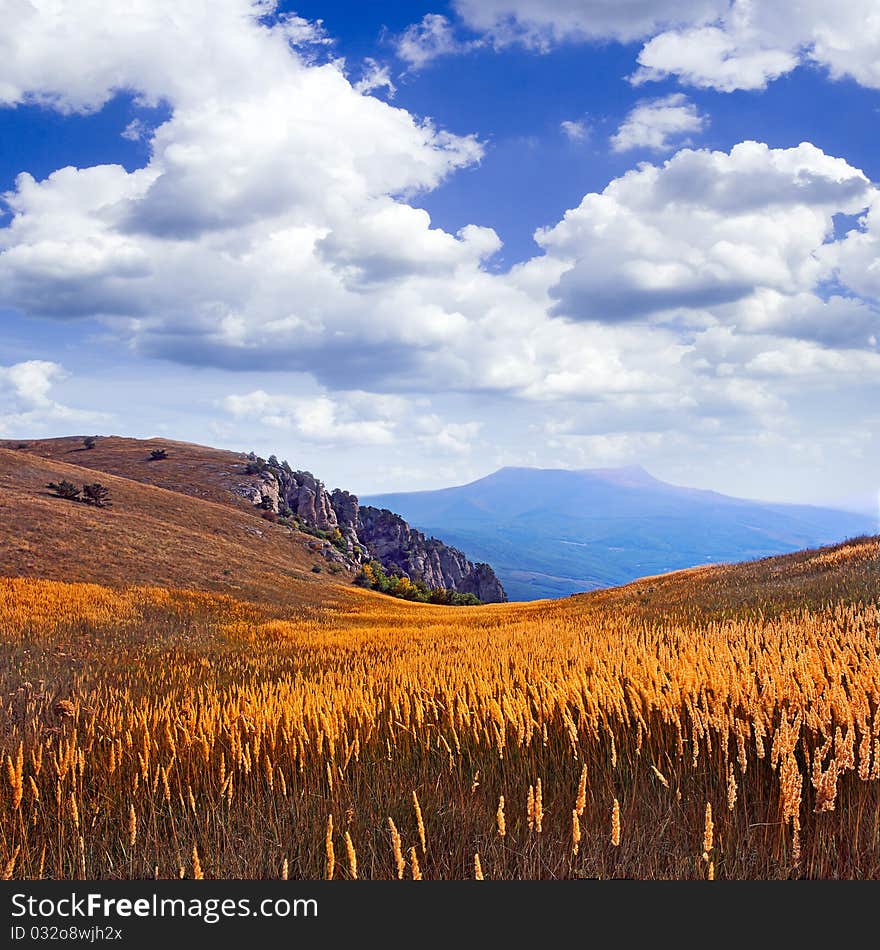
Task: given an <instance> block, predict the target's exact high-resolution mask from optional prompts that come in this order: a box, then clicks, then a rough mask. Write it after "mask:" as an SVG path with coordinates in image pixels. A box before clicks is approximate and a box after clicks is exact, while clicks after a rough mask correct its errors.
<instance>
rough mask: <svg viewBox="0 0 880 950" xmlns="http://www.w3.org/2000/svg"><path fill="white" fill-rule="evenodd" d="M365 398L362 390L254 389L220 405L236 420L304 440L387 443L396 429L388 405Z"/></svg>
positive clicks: (330, 442) (231, 397)
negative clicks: (295, 392) (344, 393)
mask: <svg viewBox="0 0 880 950" xmlns="http://www.w3.org/2000/svg"><path fill="white" fill-rule="evenodd" d="M365 397H366V394H365V393H351V394H348V398H345V397H340V396H338V397H336V398H333V397H330V396H328V395H320V396H312V397H309V396H305V397H303V396H291V395H287V394H280V395H279V394H276V395H270V394H269V393H267V392H266V391H265V390H262V389H257V390H254V391H253V392H249V393H243V394H240V395H235V394H233V395H230V396H227V397H226V398H225V399H224V400H223V403H222V406H223V409H224V410H225V411H226V412H227V413H228V414H229V415H230V416H232V418H234V419H236V420H240V421H241V420H246V421H248V422H250V423H251V424H253V425H255V426H260V425H262V426H269V427H271V428H273V429H278V430H282V431H286V432H289V433H292V434H295V435H296V436H298V437H299V438H300V439H302V440H303V441H305V442H311V443H318V444H323V445H387V444H388V443H390V442H392V441H393V440H394V428H395V422H394V418H393V414H392V413H391V412H390V411H389V410H390V407H389V406H388V405H387V402H386V403H384V404H383V403H382V402H381V401H380V402H379V404H378V405H377V404H376V403H375V402H374V401H372V400H369V399H368V398H365ZM383 409H384V410H385V411H384V412H383V411H382V410H383ZM377 410H378V412H379V414H378V415H377Z"/></svg>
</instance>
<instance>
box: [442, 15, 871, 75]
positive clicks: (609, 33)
mask: <svg viewBox="0 0 880 950" xmlns="http://www.w3.org/2000/svg"><path fill="white" fill-rule="evenodd" d="M455 8H456V10H457V12H458V13H459V15H460V17H461V19H462V21H463V22H464V23H465V24H466V25H467V26H468V27H469V28H470V29H472V30H475V31H477V32H479V33H482V34H484V35H485V36H486V37H487V38H488V39H489V40H490V41H491V42H492V43H493V44H494V45H495V46H504V45H507V44H510V43H523V44H525V45H527V46H529V47H532V48H536V49H548V48H550V47H551V46H553V45H556V44H558V43H562V42H574V41H580V42H583V41H590V40H592V41H602V40H609V39H611V40H618V41H621V42H633V41H645V45H644V47H643V49H642V51H641V53H640V54H639V69H638V71H637V72H636V74H635V79H636V81H637V82H644V81H648V80H653V79H662V78H664V77H666V76H670V75H671V76H676V77H678V78H679V79H680V80H681V81H682V82H685V83H688V84H690V85H694V86H702V87H712V88H715V89H719V90H723V91H728V92H729V91H732V90H734V89H762V88H763V87H764V86H766V85H767V83H768V82H771V81H772V80H774V79H776V78H778V77H779V76H783V75H785V74H787V73H789V72H791V71H792V70H793V69H796V68H797V67H798V66H800V65H803V64H810V63H815V64H817V65H818V66H820V67H822V68H823V69H825V70H827V71H828V73H829V75H830V76H831V77H832V78H833V79H840V78H849V79H853V80H855V81H856V82H858V83H860V84H861V85H863V86H867V87H869V88H873V89H877V88H880V9H878V6H877V2H876V0H838V2H837V3H828V2H827V0H801V2H799V3H798V4H797V5H796V7H795V8H792V5H791V4H785V3H779V2H778V0H656V2H651V3H648V2H644V0H456V3H455Z"/></svg>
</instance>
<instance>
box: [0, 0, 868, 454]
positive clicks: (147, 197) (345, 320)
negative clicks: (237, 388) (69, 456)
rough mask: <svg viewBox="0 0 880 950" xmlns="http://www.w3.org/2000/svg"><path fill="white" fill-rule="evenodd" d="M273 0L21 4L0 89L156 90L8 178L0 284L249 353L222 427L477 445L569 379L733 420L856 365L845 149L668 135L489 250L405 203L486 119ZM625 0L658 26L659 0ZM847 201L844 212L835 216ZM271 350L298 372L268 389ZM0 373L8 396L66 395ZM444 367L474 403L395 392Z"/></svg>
mask: <svg viewBox="0 0 880 950" xmlns="http://www.w3.org/2000/svg"><path fill="white" fill-rule="evenodd" d="M50 6H51V10H52V11H54V12H52V15H51V16H50V15H49V14H50V12H51V11H50ZM575 6H577V5H570V7H571V10H572V11H575V12H576V10H575ZM624 6H626V5H611V4H606V5H604V6H603V9H604V10H605V13H606V14H607V16H608V17H615V16H618V14H619V12H620V10H621V9H623V7H624ZM534 9H535V10H538V5H536V6H535V8H534ZM595 9H599V6H596V7H595ZM627 9H629V11H630V13H631V12H632V11H633V10H635V9H636V6H634V5H630V6H629V7H627ZM640 9H645V10H646V9H647V7H640ZM664 9H667V10H671V6H670V7H668V8H664ZM688 9H690V7H688ZM693 9H697V7H696V5H695V6H694V7H693ZM267 10H268V7H267V5H266V4H261V5H253V4H248V3H246V2H245V0H217V2H216V4H207V3H201V2H199V0H194V2H193V3H192V4H187V5H185V6H181V5H179V4H177V3H174V4H172V3H171V2H170V0H151V2H150V3H144V4H142V5H141V4H137V3H136V4H135V5H134V7H133V8H132V9H128V8H126V10H124V11H123V10H121V8H120V9H117V8H116V7H107V6H106V5H104V6H103V8H102V11H101V12H102V17H103V19H102V18H99V17H97V16H94V14H95V13H96V12H97V6H96V5H95V4H92V3H91V0H80V2H77V3H67V4H63V5H59V6H58V7H57V9H56V8H55V7H54V6H52V5H50V4H49V2H48V0H42V2H40V3H37V4H35V5H29V6H28V7H27V10H26V11H25V14H23V19H24V21H25V27H26V28H25V29H24V30H23V31H22V32H21V33H20V34H18V33H16V34H12V35H10V34H4V35H3V37H2V39H0V44H3V46H4V49H5V50H6V52H7V53H9V54H10V55H7V56H0V95H2V96H4V97H5V98H6V101H25V100H35V101H42V102H47V103H51V104H54V106H55V107H56V108H58V109H61V110H71V109H83V108H89V107H94V106H95V105H96V104H99V103H100V102H102V101H104V100H105V99H106V98H107V97H108V96H109V95H111V94H112V91H113V90H114V89H118V88H123V87H124V88H127V89H130V90H134V91H137V92H139V93H140V94H142V95H144V96H145V97H147V98H151V99H158V98H162V99H165V100H167V102H168V104H169V106H170V109H171V117H170V118H169V119H168V121H166V122H165V123H164V124H163V125H162V126H160V127H159V128H158V129H156V130H155V131H151V132H147V133H146V134H147V135H148V136H150V145H151V158H150V160H149V163H148V164H147V165H146V166H145V167H144V168H142V169H138V170H136V171H133V172H130V173H129V172H127V171H126V170H125V169H124V168H122V167H120V166H118V165H103V166H97V167H94V168H84V169H75V168H63V169H59V170H57V171H56V172H54V173H53V174H52V175H50V176H49V177H48V178H46V179H45V180H43V181H36V180H35V179H34V178H33V177H32V176H30V175H27V174H25V175H22V176H20V177H19V179H18V181H17V185H16V188H15V190H14V192H13V193H11V194H10V195H8V196H6V200H7V202H8V205H9V208H10V210H11V211H12V212H13V218H12V220H11V222H10V223H9V224H8V226H7V227H5V228H3V229H2V230H0V299H2V300H3V301H4V304H6V305H8V306H12V307H15V308H17V309H18V310H20V311H21V312H23V313H25V314H30V315H38V316H51V317H55V318H64V319H70V320H73V319H76V318H80V317H88V318H99V319H101V320H102V321H103V322H104V324H105V325H106V328H107V330H108V332H109V334H110V335H111V337H112V338H113V339H115V340H117V341H121V342H122V343H124V344H127V345H128V346H130V348H131V349H132V351H133V352H134V354H135V357H136V356H138V355H140V356H146V357H151V356H159V357H163V358H167V359H168V360H171V361H175V362H176V363H178V364H182V365H184V366H191V365H198V366H203V367H214V368H220V369H222V370H230V369H234V370H239V371H247V370H252V371H255V372H259V373H262V374H263V377H261V378H260V379H258V380H253V377H251V380H252V381H249V382H248V383H247V385H244V384H243V385H242V387H241V389H242V392H241V393H240V394H237V395H232V396H228V398H227V399H225V400H223V401H222V402H221V403H220V405H221V408H222V410H223V415H224V421H225V422H227V423H229V424H230V425H235V426H245V425H249V424H250V422H251V420H253V422H254V425H259V426H260V427H262V428H264V429H268V430H269V431H271V433H273V434H274V433H278V434H279V436H282V437H284V436H289V437H292V438H296V439H298V440H301V441H303V442H305V443H308V444H310V445H315V446H324V447H332V446H333V445H334V444H356V445H359V446H362V445H367V446H374V447H378V448H377V449H376V451H377V452H380V451H381V449H382V447H383V446H385V447H387V446H389V445H392V444H393V445H395V446H399V445H400V444H401V443H406V440H407V439H408V440H409V442H408V443H407V444H411V445H416V444H417V445H418V446H419V448H420V450H421V451H428V447H429V446H431V449H430V451H431V452H432V453H433V455H432V457H435V458H440V457H441V456H444V455H445V456H449V457H452V456H456V455H460V456H462V457H464V458H474V457H476V455H477V453H475V452H474V453H471V454H469V453H470V452H471V449H472V447H473V446H475V445H476V444H477V440H480V441H481V442H483V441H491V439H492V438H495V434H494V433H495V431H496V429H497V424H498V421H499V420H502V421H509V422H510V425H513V424H514V422H516V423H517V424H518V422H519V416H520V414H521V413H523V412H525V411H526V410H525V409H523V407H528V412H529V413H530V414H531V415H532V417H533V418H538V417H540V416H541V414H542V413H546V414H553V415H559V414H565V413H568V412H571V411H573V409H574V408H577V409H579V410H580V411H586V410H585V409H584V407H588V408H589V409H590V412H591V413H592V415H591V425H592V426H593V427H594V429H595V430H596V431H593V432H591V433H587V434H589V435H613V434H614V432H616V431H631V432H636V431H637V432H643V433H649V434H650V432H654V431H656V432H670V431H676V430H678V431H681V430H682V427H685V428H687V429H689V430H691V431H704V430H703V428H701V427H706V431H710V430H711V431H715V429H713V427H715V428H717V429H718V430H721V429H723V428H725V427H729V428H730V430H731V431H740V432H742V431H746V430H749V431H755V430H756V429H758V428H760V426H771V427H772V426H775V425H776V424H777V420H778V419H780V418H783V417H785V415H786V413H791V412H792V411H794V410H793V409H792V406H796V405H797V402H798V398H799V393H798V390H797V386H798V380H808V386H809V387H810V388H811V390H813V389H815V386H816V383H815V381H816V379H817V378H818V377H819V376H822V374H823V373H824V379H825V380H826V381H827V382H829V383H836V384H838V385H839V386H840V387H841V388H846V387H847V386H850V385H853V386H855V385H866V382H865V381H866V379H867V378H868V376H867V374H868V373H869V372H870V371H871V368H872V367H873V366H874V363H873V355H874V354H875V353H876V340H877V338H878V336H880V327H878V318H877V303H878V299H880V278H878V272H877V268H876V260H877V259H878V256H880V254H878V245H877V242H878V234H880V228H878V225H877V223H876V219H877V217H878V215H880V212H878V211H877V210H876V209H877V204H876V202H877V198H876V195H877V192H876V191H875V189H873V187H872V186H871V185H870V183H869V182H868V181H867V179H866V178H865V176H864V175H863V174H862V173H861V172H860V171H858V170H857V169H856V168H854V167H852V166H850V165H849V164H847V162H845V161H844V160H842V159H839V158H835V157H832V156H829V155H826V154H824V153H823V152H822V151H821V150H819V149H818V148H815V147H814V146H812V145H809V144H803V145H801V146H799V147H798V148H794V149H770V148H768V147H767V146H766V145H761V144H759V143H742V144H740V145H738V146H737V147H735V148H734V149H732V151H731V152H730V153H725V152H709V151H705V150H684V151H680V152H679V153H678V154H676V155H674V156H673V157H672V158H670V159H669V160H668V161H667V162H665V163H664V164H662V165H659V166H655V165H650V164H646V165H642V166H640V167H638V168H637V169H635V170H633V171H630V172H629V173H627V174H625V175H623V176H621V177H620V178H617V179H615V180H614V181H612V182H610V183H609V184H608V186H607V187H606V188H605V189H604V190H603V191H602V192H601V193H593V194H589V195H586V196H585V197H584V199H583V201H582V202H581V203H580V204H579V206H578V207H576V208H573V209H572V210H570V211H568V212H567V213H566V215H565V217H564V218H563V220H561V221H559V222H557V223H556V224H553V225H551V226H549V227H547V228H545V229H543V230H541V231H540V232H539V233H538V235H537V237H538V240H539V242H540V244H541V245H542V248H543V253H542V254H540V255H539V256H537V257H535V258H534V259H533V260H530V261H527V262H525V263H523V264H521V265H519V266H517V267H514V268H513V269H512V270H511V271H510V272H508V273H499V272H496V271H495V269H494V268H493V267H490V266H489V265H488V262H489V261H490V259H491V258H492V256H493V255H494V254H495V253H496V252H497V251H498V249H499V247H500V240H499V238H498V236H497V235H496V234H495V232H494V231H492V230H491V229H490V228H485V227H479V226H477V225H468V226H466V227H464V228H462V229H461V230H460V231H458V232H457V233H455V234H451V233H449V232H447V231H444V230H443V229H441V228H438V227H435V226H433V224H432V222H431V220H430V217H429V216H428V214H427V213H426V212H425V211H423V210H421V209H418V208H416V207H414V206H413V205H412V204H410V203H408V202H409V198H410V196H411V195H413V194H416V193H418V192H421V191H425V190H429V189H431V188H434V187H436V186H437V185H438V184H439V183H441V182H442V181H443V180H444V179H445V178H446V177H447V176H448V175H450V174H452V173H453V172H454V171H455V170H456V169H458V168H462V167H465V166H467V165H472V164H473V163H475V162H478V161H479V160H480V157H481V155H482V146H481V144H480V143H479V142H478V141H477V140H476V139H475V138H473V137H469V136H455V135H450V134H448V133H446V132H443V131H442V130H438V129H437V128H435V127H434V126H433V125H431V124H430V123H427V122H424V121H420V120H419V119H417V118H416V117H414V116H412V115H411V114H409V113H408V112H406V111H405V110H403V109H398V108H393V107H392V106H391V105H389V104H388V103H387V102H383V101H381V100H380V99H378V98H376V97H374V96H371V95H369V94H368V91H367V90H366V88H365V87H362V88H361V89H360V90H358V89H357V88H354V87H353V86H352V84H351V83H350V81H349V80H348V79H347V78H346V75H345V73H344V71H343V68H342V66H341V65H340V63H338V62H329V63H323V64H322V63H320V62H317V61H314V60H312V59H310V58H308V57H304V56H303V55H301V54H300V53H298V52H297V50H296V49H292V48H291V45H290V43H291V40H292V39H294V38H295V37H294V36H293V35H292V33H293V32H296V31H295V30H294V26H293V25H292V24H291V23H290V22H288V21H282V22H280V23H277V22H275V23H273V22H272V21H271V19H270V20H269V21H266V22H263V23H258V22H257V20H256V19H255V18H254V14H255V13H256V12H260V11H263V12H264V13H265V12H266V11H267ZM31 11H36V12H33V13H32V12H31ZM615 11H617V12H615ZM661 12H662V11H661ZM535 15H536V16H537V13H536V14H535ZM620 15H621V16H622V15H623V14H620ZM645 16H646V17H647V18H648V19H649V20H650V22H651V23H654V24H655V25H654V26H653V27H651V28H652V29H654V28H656V23H655V20H656V19H657V17H659V16H660V13H657V12H656V11H654V12H653V13H650V14H648V13H646V14H645ZM169 18H170V19H169ZM661 19H662V17H661ZM117 21H118V22H117ZM169 22H173V23H174V24H175V26H174V28H173V29H171V30H169V28H168V25H167V24H168V23H169ZM609 22H610V21H609ZM615 22H617V21H615ZM621 22H622V21H621ZM657 22H659V20H657ZM664 22H665V20H664ZM299 29H300V28H299V27H297V30H299ZM615 29H618V32H619V33H620V35H621V36H623V35H624V31H623V28H622V27H620V25H619V24H618V27H615ZM108 36H109V37H111V38H113V39H114V42H111V41H110V40H108V39H107V37H108ZM71 37H73V39H71ZM117 45H118V47H119V49H118V50H117ZM19 47H21V48H19ZM62 52H63V53H64V55H63V56H62ZM13 54H14V55H13ZM56 61H57V63H56ZM56 65H57V69H56V68H55V67H56ZM376 88H383V89H386V88H387V86H385V85H383V86H381V87H378V86H377V87H376ZM679 104H681V103H679ZM671 108H673V109H675V108H677V105H676V102H673V103H672V106H671ZM672 131H673V130H671V129H668V130H667V131H666V132H665V133H664V134H667V135H671V134H672ZM679 131H680V130H679ZM868 209H870V210H868ZM841 213H842V214H845V215H861V216H862V219H861V224H859V225H858V226H856V227H855V228H854V229H853V230H851V231H850V233H849V234H848V235H847V236H845V237H844V238H843V239H840V240H835V239H834V235H833V218H834V216H835V215H838V214H841ZM829 286H830V287H832V288H833V293H832V294H830V295H829V292H828V287H829ZM857 297H861V298H863V299H857ZM792 341H793V342H794V343H797V344H798V346H796V347H792V346H791V345H790V344H791V343H792ZM872 341H873V342H872ZM800 344H803V345H800ZM828 354H831V355H830V356H829V355H828ZM817 367H818V368H819V369H820V370H821V371H817V370H816V368H817ZM774 371H775V375H774ZM269 373H273V374H274V373H277V374H278V375H277V376H271V377H269V379H271V380H273V381H272V382H264V378H265V375H266V374H269ZM282 373H288V374H294V373H303V374H307V375H308V376H309V377H311V380H312V386H313V389H312V390H310V391H309V392H308V393H306V394H304V395H302V396H294V395H291V393H290V392H287V391H286V390H285V389H284V388H283V387H284V383H283V382H276V381H275V380H278V379H282V378H287V377H282V376H281V374H282ZM10 378H11V377H10ZM37 378H38V379H39V378H40V377H39V374H37ZM42 378H44V379H45V376H44V377H42ZM5 385H6V390H5V391H6V392H7V394H14V398H15V400H17V402H16V407H15V408H14V409H13V410H12V411H13V412H14V413H15V414H18V415H21V413H23V412H37V411H40V412H43V414H44V416H45V414H46V413H47V412H51V411H55V412H60V411H62V410H60V409H55V410H52V409H51V406H50V407H49V408H47V407H46V406H45V405H44V406H43V407H42V408H41V407H39V406H37V405H36V404H35V403H33V402H31V403H30V404H24V403H22V402H21V400H22V396H21V394H20V393H19V391H18V390H14V389H13V386H12V383H10V382H8V380H7V383H6V384H5ZM805 385H807V384H805ZM233 389H234V387H233V386H232V385H230V386H224V388H223V389H222V392H223V393H224V394H227V393H229V392H230V391H231V390H233ZM276 390H277V391H278V392H279V393H280V394H279V395H272V393H273V392H274V391H276ZM355 391H359V392H361V395H360V396H357V395H354V394H353V393H354V392H355ZM30 392H31V393H32V394H34V393H38V392H39V386H38V385H37V384H36V383H35V384H34V385H32V386H31V389H30ZM44 392H48V390H46V388H45V387H44ZM458 394H460V398H461V399H462V401H465V400H471V401H472V402H473V404H474V405H482V404H483V401H484V400H485V404H486V405H489V404H491V405H492V406H493V407H494V408H493V409H491V410H488V409H487V410H486V413H485V414H482V413H481V412H478V411H476V410H474V411H471V410H470V409H469V408H467V407H465V408H464V409H462V408H461V406H459V407H456V409H452V408H448V407H447V408H437V407H435V406H433V405H431V406H423V407H420V408H419V410H418V413H415V412H414V410H412V409H405V408H402V406H403V405H404V404H411V402H412V400H413V398H418V397H419V396H425V397H430V399H431V400H432V401H433V402H436V401H438V400H449V401H451V400H454V399H455V398H458ZM7 398H8V399H11V398H12V397H11V396H9V395H7ZM46 398H47V399H48V400H49V402H50V404H52V405H54V403H52V397H51V395H48V396H46ZM514 406H516V407H517V408H513V407H514ZM499 407H500V408H499ZM417 415H422V416H424V417H426V418H428V417H436V420H435V421H432V422H431V423H430V426H432V427H433V428H429V429H418V428H416V427H415V420H416V417H417ZM401 419H406V420H409V424H412V425H411V428H410V433H411V434H410V435H406V433H405V432H403V431H402V429H403V428H404V427H403V426H402V425H401V423H400V420H401ZM647 421H651V425H648V424H647ZM750 427H751V429H750ZM237 431H241V430H237ZM248 431H249V430H248ZM487 433H488V434H489V435H487ZM490 437H491V438H490ZM518 437H519V438H521V432H520V433H519V435H518ZM511 438H513V437H511ZM596 444H597V445H598V444H599V443H596ZM615 444H617V443H615V442H614V441H613V440H612V441H609V442H608V443H607V445H608V446H612V447H613V446H614V445H615ZM620 444H623V443H620ZM639 444H644V445H645V447H646V451H647V449H648V447H649V442H644V443H639ZM572 451H573V450H572ZM596 451H599V450H598V449H596ZM602 451H606V450H605V449H603V450H602ZM607 451H611V449H608V450H607ZM328 452H329V448H328ZM379 461H380V462H381V459H379Z"/></svg>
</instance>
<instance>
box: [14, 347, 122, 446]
mask: <svg viewBox="0 0 880 950" xmlns="http://www.w3.org/2000/svg"><path fill="white" fill-rule="evenodd" d="M67 376H68V374H67V373H66V372H65V370H64V368H63V367H62V366H61V365H60V364H58V363H55V362H52V361H50V360H26V361H24V362H21V363H13V364H12V365H11V366H0V436H2V437H4V438H9V437H12V436H15V435H22V434H28V435H30V434H33V433H34V432H44V431H46V429H47V428H48V427H51V426H52V425H53V424H55V425H57V424H60V425H62V426H65V425H70V424H71V423H75V422H101V421H106V419H107V418H108V417H107V416H106V415H105V414H104V413H97V412H87V411H83V410H80V409H72V408H70V407H68V406H65V405H63V404H62V403H60V402H57V401H56V400H54V399H53V398H52V389H53V387H54V386H55V385H56V384H58V383H60V382H62V381H63V380H65V379H66V378H67Z"/></svg>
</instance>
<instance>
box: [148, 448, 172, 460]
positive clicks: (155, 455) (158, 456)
mask: <svg viewBox="0 0 880 950" xmlns="http://www.w3.org/2000/svg"><path fill="white" fill-rule="evenodd" d="M167 458H168V453H167V452H166V451H165V449H153V451H152V452H150V461H151V462H161V461H162V459H167Z"/></svg>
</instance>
